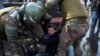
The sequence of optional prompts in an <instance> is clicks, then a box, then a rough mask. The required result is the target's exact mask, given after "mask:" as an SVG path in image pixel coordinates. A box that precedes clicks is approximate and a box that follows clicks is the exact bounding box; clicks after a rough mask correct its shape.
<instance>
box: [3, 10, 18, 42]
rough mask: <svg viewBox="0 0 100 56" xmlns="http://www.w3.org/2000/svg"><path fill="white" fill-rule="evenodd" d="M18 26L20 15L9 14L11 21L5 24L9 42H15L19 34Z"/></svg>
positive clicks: (15, 13)
mask: <svg viewBox="0 0 100 56" xmlns="http://www.w3.org/2000/svg"><path fill="white" fill-rule="evenodd" d="M18 24H19V22H18V13H17V11H14V12H12V13H11V14H9V20H8V21H7V22H6V24H5V32H6V36H7V40H8V41H11V42H14V41H15V39H16V37H17V33H18Z"/></svg>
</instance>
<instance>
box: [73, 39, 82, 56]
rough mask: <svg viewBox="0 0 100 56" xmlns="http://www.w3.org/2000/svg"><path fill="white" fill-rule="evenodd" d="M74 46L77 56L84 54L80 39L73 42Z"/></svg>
mask: <svg viewBox="0 0 100 56" xmlns="http://www.w3.org/2000/svg"><path fill="white" fill-rule="evenodd" d="M73 46H74V55H75V56H82V50H81V47H80V40H76V41H75V42H74V44H73Z"/></svg>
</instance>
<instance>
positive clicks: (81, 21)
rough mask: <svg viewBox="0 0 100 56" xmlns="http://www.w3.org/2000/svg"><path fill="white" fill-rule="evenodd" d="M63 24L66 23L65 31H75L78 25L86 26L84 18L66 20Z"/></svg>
mask: <svg viewBox="0 0 100 56" xmlns="http://www.w3.org/2000/svg"><path fill="white" fill-rule="evenodd" d="M65 23H66V26H67V29H70V30H74V31H76V30H77V27H78V24H80V25H81V24H86V19H85V18H73V19H70V20H66V22H65Z"/></svg>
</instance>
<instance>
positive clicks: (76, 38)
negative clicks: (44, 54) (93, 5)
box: [46, 0, 87, 56]
mask: <svg viewBox="0 0 100 56" xmlns="http://www.w3.org/2000/svg"><path fill="white" fill-rule="evenodd" d="M57 3H59V6H60V8H59V9H60V11H61V13H62V16H63V17H64V23H65V24H64V27H63V29H62V32H61V35H60V42H59V47H58V56H66V48H67V50H68V48H69V46H70V45H73V46H74V51H75V52H74V53H75V54H74V55H75V56H82V53H81V49H80V41H81V39H82V37H83V36H84V35H85V33H86V29H87V24H86V18H87V15H86V12H85V9H84V7H83V5H82V4H81V2H80V0H47V2H46V8H49V9H52V8H53V7H55V5H57ZM83 26H84V27H83Z"/></svg>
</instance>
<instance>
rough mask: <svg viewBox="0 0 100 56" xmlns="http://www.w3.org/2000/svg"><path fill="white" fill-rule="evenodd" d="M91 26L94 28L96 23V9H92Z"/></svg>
mask: <svg viewBox="0 0 100 56" xmlns="http://www.w3.org/2000/svg"><path fill="white" fill-rule="evenodd" d="M91 16H92V28H95V26H96V23H97V11H92V15H91Z"/></svg>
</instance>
